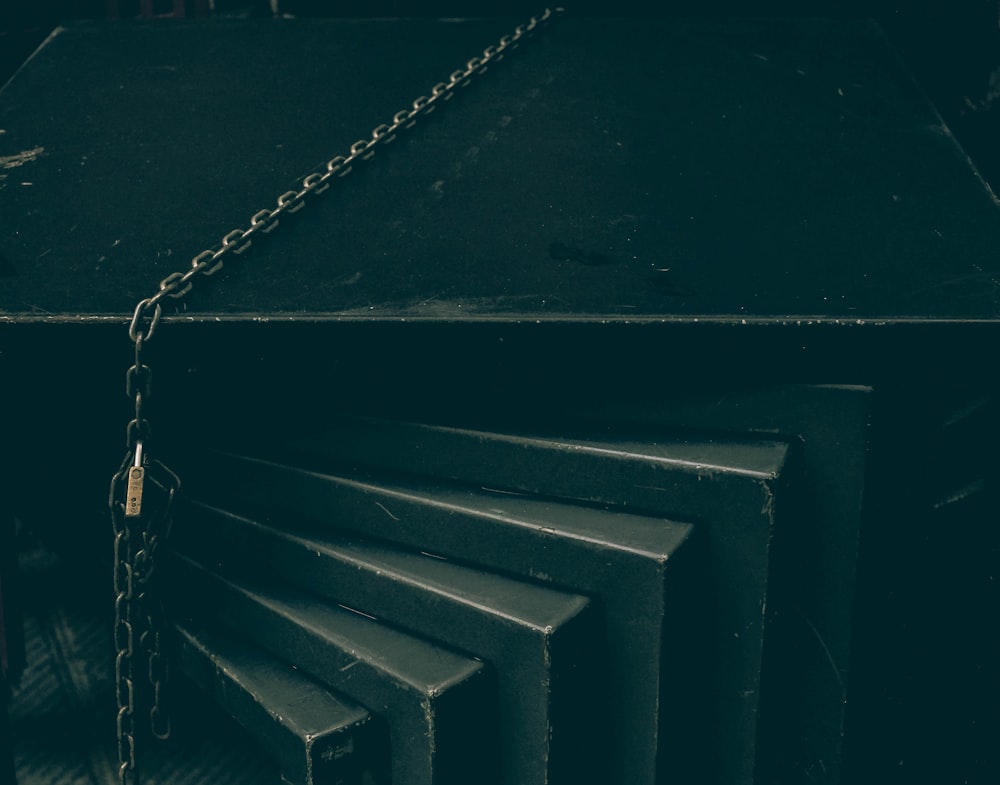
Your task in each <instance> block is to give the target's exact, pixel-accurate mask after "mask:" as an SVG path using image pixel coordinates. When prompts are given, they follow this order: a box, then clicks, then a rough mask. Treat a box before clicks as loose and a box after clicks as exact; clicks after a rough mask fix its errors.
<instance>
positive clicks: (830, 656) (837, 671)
mask: <svg viewBox="0 0 1000 785" xmlns="http://www.w3.org/2000/svg"><path fill="white" fill-rule="evenodd" d="M802 619H803V621H805V623H806V624H807V625H808V626H809V629H810V630H812V632H813V635H815V636H816V640H818V641H819V645H820V646H822V647H823V653H824V654H826V659H827V660H828V661H829V663H830V668H831V669H832V670H833V675H834V676H836V677H837V684H839V685H840V689H841V691H843V689H844V679H843V677H842V676H841V675H840V668H838V667H837V662H836V660H834V659H833V654H832V653H831V652H830V647H829V646H827V645H826V641H825V640H823V636H822V635H820V634H819V630H817V629H816V625H814V624H813V623H812V622H811V621H809V617H808V616H806V615H805V614H802Z"/></svg>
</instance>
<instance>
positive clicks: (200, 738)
mask: <svg viewBox="0 0 1000 785" xmlns="http://www.w3.org/2000/svg"><path fill="white" fill-rule="evenodd" d="M25 551H26V552H25V553H24V554H23V557H22V559H21V564H22V571H23V581H24V588H25V590H26V591H25V597H26V602H25V606H26V607H25V617H26V618H25V633H26V639H27V641H26V642H27V652H28V668H27V671H26V672H25V674H24V676H23V678H22V679H21V683H20V686H19V687H18V689H17V690H16V691H15V693H14V696H13V700H12V703H11V707H10V720H11V730H12V736H13V745H14V756H15V764H16V768H17V775H18V785H115V784H116V783H117V782H118V777H117V749H116V745H115V736H114V729H115V706H114V692H113V679H112V644H111V631H110V623H109V622H110V618H111V610H112V606H111V601H112V596H111V592H110V588H109V587H110V581H107V582H102V581H101V580H100V578H99V572H101V571H97V570H83V571H81V570H74V569H71V568H69V567H67V565H66V562H65V560H63V559H60V558H59V557H57V556H56V555H54V554H53V553H51V552H50V551H48V550H46V549H44V548H41V547H34V548H31V549H25ZM105 583H107V584H108V585H105ZM173 688H174V690H175V691H176V692H177V695H175V698H177V700H176V703H177V704H178V705H179V706H180V707H182V708H175V714H174V721H173V727H174V732H173V735H172V736H171V738H170V740H169V741H166V742H156V743H155V746H148V745H147V749H145V750H140V756H141V757H140V759H139V767H140V773H141V775H142V776H141V780H140V782H141V783H142V785H168V784H169V785H181V784H182V783H183V785H197V784H198V783H212V784H213V785H265V783H266V785H275V784H276V783H278V782H279V775H278V771H277V769H276V768H275V767H274V765H273V764H272V763H271V762H270V761H268V760H266V759H264V758H262V756H261V754H260V752H259V751H258V750H257V749H256V748H255V747H254V745H253V744H252V742H251V741H250V740H249V739H248V738H247V737H246V736H245V735H244V734H243V733H242V732H241V731H240V729H239V728H238V727H235V725H234V723H232V721H231V720H229V718H228V717H226V716H224V715H222V714H220V713H219V712H217V711H216V710H215V708H214V707H213V706H211V705H209V704H206V703H205V702H204V701H203V700H202V699H201V697H200V696H197V695H192V694H190V688H189V687H187V686H186V685H185V684H183V683H182V682H180V681H177V682H175V683H174V684H173ZM182 694H183V696H184V697H183V699H181V695H182ZM131 782H132V780H130V783H131Z"/></svg>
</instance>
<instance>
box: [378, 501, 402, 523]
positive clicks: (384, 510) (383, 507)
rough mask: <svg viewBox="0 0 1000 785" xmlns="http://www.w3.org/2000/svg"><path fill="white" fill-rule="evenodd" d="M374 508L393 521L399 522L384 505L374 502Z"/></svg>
mask: <svg viewBox="0 0 1000 785" xmlns="http://www.w3.org/2000/svg"><path fill="white" fill-rule="evenodd" d="M375 506H376V507H378V508H379V509H380V510H382V512H384V513H385V514H386V515H388V516H389V517H390V518H392V519H393V520H394V521H398V520H399V518H397V517H396V516H395V515H393V514H392V513H391V512H389V508H388V507H386V506H385V505H384V504H382V502H375Z"/></svg>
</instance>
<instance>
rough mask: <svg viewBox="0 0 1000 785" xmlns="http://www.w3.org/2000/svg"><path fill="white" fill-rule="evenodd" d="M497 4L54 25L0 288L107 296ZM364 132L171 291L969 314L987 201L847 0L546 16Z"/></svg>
mask: <svg viewBox="0 0 1000 785" xmlns="http://www.w3.org/2000/svg"><path fill="white" fill-rule="evenodd" d="M508 29H510V23H509V22H506V21H498V20H494V21H482V20H478V21H464V22H447V23H434V22H424V21H420V22H417V21H398V22H384V21H378V22H356V21H351V22H343V21H340V22H338V21H333V20H308V21H306V20H274V21H258V22H256V23H252V24H251V23H247V24H235V23H234V24H224V23H222V22H219V23H208V24H192V23H184V22H179V23H178V24H176V25H169V26H165V25H159V26H155V25H149V24H147V25H143V24H136V25H114V26H112V25H84V26H81V27H79V28H72V29H65V30H61V31H59V32H58V33H57V34H56V35H54V36H53V37H52V38H51V39H50V40H49V41H48V42H47V43H46V44H45V46H44V47H43V48H42V49H41V50H40V51H39V52H38V53H37V54H36V56H35V57H34V58H33V59H32V60H31V61H30V62H29V63H28V66H27V67H26V68H24V69H22V71H21V72H20V73H18V74H17V75H16V76H15V78H14V79H13V80H12V81H11V82H10V83H9V84H8V85H7V87H6V88H5V89H4V90H3V93H2V94H0V127H2V128H4V129H5V131H6V133H5V134H4V135H3V136H2V138H0V145H2V150H3V154H4V155H8V154H9V155H15V154H20V153H23V152H25V151H35V150H37V151H38V152H37V153H36V154H34V155H31V156H27V157H25V159H24V163H23V164H21V165H20V166H19V167H17V169H11V170H9V171H5V172H4V173H3V174H4V175H6V176H5V178H4V179H3V180H2V181H0V227H3V229H2V230H0V255H2V256H3V257H4V259H5V260H6V262H7V264H8V265H9V266H10V268H11V269H13V270H14V271H16V274H14V275H11V276H8V277H5V279H4V284H5V285H4V288H3V291H2V293H0V310H2V312H3V313H4V314H5V315H6V316H7V317H9V318H11V319H16V320H18V321H33V320H45V319H51V318H54V317H57V318H69V319H72V320H78V319H82V318H87V317H94V316H114V319H115V321H116V322H117V323H121V321H123V320H126V321H127V320H128V319H129V317H131V316H132V315H133V309H134V305H135V303H136V302H137V301H139V300H141V299H142V298H145V297H147V296H148V294H147V292H148V291H149V288H150V282H155V281H159V280H161V279H166V278H167V277H168V276H169V275H170V274H171V273H172V272H173V271H175V270H176V269H177V263H176V259H177V258H182V259H189V258H192V257H195V256H197V255H198V253H199V250H200V249H202V248H204V244H205V238H206V237H208V238H210V237H218V236H221V235H222V234H225V233H226V232H227V231H229V229H230V228H231V227H232V226H236V225H241V223H242V220H243V217H244V216H246V215H251V214H252V213H253V212H254V210H257V209H259V206H260V205H261V204H266V203H271V201H272V199H273V196H274V193H275V191H276V190H280V189H281V188H283V187H285V185H287V186H289V187H295V188H298V187H299V183H300V182H301V180H302V176H304V174H305V173H308V172H312V171H315V170H316V168H317V165H318V164H319V162H325V161H326V160H327V159H328V158H329V155H330V153H329V151H330V149H331V148H333V149H349V147H350V145H351V143H352V140H354V139H355V138H356V136H357V130H356V129H357V128H358V126H359V124H360V125H361V126H362V127H371V126H374V125H376V124H377V123H379V122H381V121H382V118H384V117H385V112H386V108H385V107H386V106H390V107H391V106H408V105H409V102H410V101H411V99H412V96H413V95H418V94H420V93H421V92H424V91H426V90H427V86H428V85H432V84H434V83H435V82H437V81H438V80H439V79H440V74H442V73H449V72H450V71H451V70H453V69H454V68H455V65H456V63H465V61H466V59H467V57H468V54H467V51H468V47H469V42H470V41H472V42H476V41H481V40H496V39H498V38H499V35H500V34H501V33H502V32H504V31H505V30H508ZM247 52H254V53H255V54H256V56H254V57H247ZM303 52H308V58H307V59H308V65H306V64H305V63H304V62H303V54H302V53H303ZM401 62H405V63H406V64H407V67H406V68H405V69H402V70H401V69H400V67H399V63H401ZM233 73H239V74H240V75H241V78H240V79H236V80H234V79H232V74H233ZM345 73H350V74H358V75H359V76H358V78H356V79H339V78H335V77H334V75H340V74H345ZM112 96H113V99H112V98H111V97H112ZM320 96H322V98H321V99H320V98H319V97H320ZM261 105H267V106H268V107H269V108H270V111H269V122H268V124H267V127H266V128H264V127H262V126H261V124H260V123H259V118H258V117H257V114H256V110H255V109H254V107H258V106H261ZM459 105H461V106H460V108H459ZM303 113H305V115H306V116H307V117H308V118H309V122H302V121H301V118H302V117H303ZM53 117H65V118H73V119H74V120H75V121H74V122H65V123H61V122H54V121H53V120H52V118H53ZM164 117H169V118H170V122H169V123H164V122H163V121H162V118H164ZM176 139H197V140H198V143H197V144H176V143H175V141H174V140H176ZM149 150H156V155H149V154H148V151H149ZM384 153H385V154H384V155H380V157H379V158H377V159H376V160H374V161H372V164H373V165H372V166H368V167H365V172H364V173H363V174H362V173H361V172H360V171H359V172H358V173H357V175H358V176H353V175H352V177H351V178H348V180H349V181H344V183H343V185H344V186H345V187H344V188H341V189H336V193H334V192H333V191H331V192H329V193H328V194H326V195H325V196H324V197H323V198H322V199H318V200H315V202H314V204H313V205H311V206H310V207H309V209H305V210H302V211H301V212H300V213H297V214H296V215H295V216H294V218H292V217H289V218H288V223H289V224H290V225H289V226H288V227H287V228H286V227H285V226H283V227H282V235H283V236H282V237H281V238H280V239H279V238H277V237H274V238H270V237H269V238H268V239H267V241H265V242H260V243H258V242H255V243H254V245H253V247H252V248H250V249H248V250H247V251H246V252H245V253H244V254H242V255H241V256H240V257H238V258H239V259H240V261H241V265H240V266H241V267H242V269H238V270H235V271H234V270H233V269H231V267H226V268H225V269H223V270H221V271H220V272H219V273H218V274H217V275H216V276H215V279H214V280H215V281H217V285H214V286H212V287H203V289H202V290H198V289H196V290H194V291H192V292H190V293H189V294H188V295H187V296H186V297H185V298H184V299H185V305H186V309H184V310H180V311H178V312H177V313H176V314H175V315H176V316H177V317H179V318H181V319H187V318H189V317H194V318H198V319H211V318H213V317H215V316H219V315H230V316H233V317H236V318H239V319H241V320H243V321H250V320H252V319H253V318H254V317H267V318H271V319H275V318H286V317H287V318H290V317H301V316H303V315H305V314H311V315H317V314H322V315H327V316H336V317H337V318H351V319H370V318H373V317H374V318H385V319H396V318H399V317H403V316H405V317H407V318H428V319H437V320H441V319H449V320H456V319H459V320H469V319H479V318H501V319H517V318H529V319H540V320H553V319H589V318H604V319H613V320H628V319H660V318H664V317H666V318H671V319H679V320H682V321H690V320H692V319H693V318H695V317H698V318H699V319H709V320H712V321H718V320H721V321H725V322H726V323H735V324H740V321H741V320H744V319H745V320H747V321H751V322H752V321H757V320H764V321H768V320H775V319H778V320H789V319H790V320H792V321H794V320H797V319H799V320H819V321H825V322H831V323H832V322H841V323H843V324H845V325H854V326H857V325H856V323H857V321H859V320H860V321H864V322H868V321H870V320H873V319H875V320H883V319H885V320H889V321H907V320H910V319H917V320H951V319H987V320H993V319H995V316H996V307H997V298H996V291H997V288H996V283H995V279H996V278H997V276H998V273H1000V270H998V262H997V259H996V254H995V253H994V249H995V248H996V247H998V246H1000V211H998V209H997V204H996V202H995V200H994V199H993V197H992V195H991V194H990V192H989V190H988V188H987V187H986V186H985V184H984V183H983V182H982V180H981V179H980V178H979V177H978V176H977V173H976V172H975V170H974V168H973V167H972V166H971V165H970V163H969V162H968V160H967V159H966V158H965V156H964V155H963V153H962V150H961V149H960V148H959V146H958V145H957V144H956V142H955V140H954V139H953V138H952V137H951V135H950V134H949V132H948V129H947V127H946V126H944V124H943V123H942V121H941V119H940V117H939V116H938V115H937V114H936V112H935V111H934V109H933V107H931V106H930V104H929V103H928V102H927V100H926V97H925V96H923V95H922V94H921V93H920V92H919V90H918V89H917V88H916V87H915V86H914V84H913V83H912V80H911V79H910V77H909V76H908V74H907V73H906V72H905V71H904V70H903V69H902V67H901V66H900V63H899V61H898V59H897V57H896V55H895V54H894V53H893V52H892V50H891V48H890V47H889V46H888V44H887V42H886V41H885V40H884V38H883V37H882V35H881V33H880V32H879V31H878V29H877V28H876V27H875V26H874V25H872V24H869V23H865V22H844V21H830V20H827V21H823V20H790V21H774V20H750V21H732V20H716V21H704V22H677V21H669V20H641V21H640V20H608V19H601V20H595V19H573V18H571V17H567V18H566V19H563V20H561V21H560V23H559V24H558V25H557V26H555V27H553V28H552V29H551V30H548V31H546V32H545V33H544V35H541V36H539V37H538V39H537V40H536V41H534V42H533V44H532V46H531V47H523V48H522V50H521V51H519V52H518V56H517V57H510V58H507V59H506V60H505V61H504V63H503V67H502V68H492V67H491V68H490V70H489V71H488V73H487V74H486V75H484V78H483V79H482V80H480V81H478V82H477V83H476V84H475V85H474V86H473V87H470V88H469V90H466V91H463V94H462V96H461V98H460V99H459V98H457V97H456V100H454V101H450V102H448V104H447V106H446V107H440V108H439V110H438V111H436V112H435V113H434V114H433V115H432V116H431V117H430V118H428V121H427V122H426V123H425V124H423V125H422V126H421V127H419V128H417V129H415V132H414V133H413V134H409V135H407V137H406V138H405V139H404V138H402V137H400V138H399V139H397V141H396V142H394V143H393V144H392V145H390V146H389V147H387V148H385V151H384ZM913 161H920V162H921V165H920V166H913V165H912V162H913ZM248 162H252V163H248ZM194 172H197V178H196V179H193V174H192V173H194ZM123 173H131V176H127V177H123ZM22 183H28V185H22ZM276 184H281V185H278V186H277V189H276ZM220 194H222V195H226V197H227V198H218V195H220ZM942 194H948V198H947V199H945V198H942ZM313 208H315V209H313ZM150 216H155V219H153V220H150ZM283 223H284V220H283ZM213 253H214V252H213ZM231 258H236V257H231ZM594 261H598V262H601V263H598V264H594V263H593V262H594ZM588 262H590V263H588ZM244 265H245V266H244ZM54 271H58V272H54ZM172 283H173V282H171V284H168V286H169V285H172ZM167 300H169V298H167ZM164 304H165V303H164ZM164 314H165V315H164V318H168V317H169V316H171V314H170V313H169V312H168V311H165V312H164ZM848 329H851V328H848Z"/></svg>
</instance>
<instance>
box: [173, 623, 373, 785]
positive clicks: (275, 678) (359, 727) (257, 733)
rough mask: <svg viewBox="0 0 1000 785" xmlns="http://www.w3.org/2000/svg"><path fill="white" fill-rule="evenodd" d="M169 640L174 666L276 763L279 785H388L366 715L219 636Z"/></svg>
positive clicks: (207, 633) (184, 632) (184, 631)
mask: <svg viewBox="0 0 1000 785" xmlns="http://www.w3.org/2000/svg"><path fill="white" fill-rule="evenodd" d="M174 637H175V640H176V644H177V648H176V651H177V659H178V663H179V665H180V667H181V668H183V669H184V672H185V673H186V674H187V675H188V676H189V677H190V678H191V679H192V680H193V681H194V682H195V683H196V684H198V685H199V686H200V687H201V688H202V689H204V690H206V691H207V692H208V693H210V694H211V695H212V696H213V697H214V698H215V700H217V701H218V702H219V704H220V705H221V706H222V707H223V708H224V709H225V710H226V711H227V712H228V713H229V714H230V715H231V716H232V717H234V718H235V719H236V720H237V721H238V722H239V723H240V724H241V725H243V727H245V728H246V729H247V730H248V731H249V732H250V733H251V734H253V737H254V739H255V740H257V741H258V742H259V743H260V744H261V745H262V746H263V747H265V748H266V749H267V750H268V753H269V754H270V755H271V757H272V758H273V759H274V760H277V761H280V766H281V776H282V780H283V781H284V782H287V783H289V785H362V783H363V782H368V783H371V782H376V783H378V782H386V781H387V779H386V777H385V775H386V774H387V772H386V771H385V768H386V763H387V761H388V754H387V749H386V746H385V741H386V740H385V739H384V738H381V736H380V735H379V734H378V729H377V728H376V727H375V721H374V719H373V717H372V715H371V714H369V712H368V711H366V710H365V709H364V708H362V707H361V706H358V705H356V704H353V703H350V702H346V701H345V700H344V699H343V698H339V697H336V696H334V695H333V694H331V693H330V692H328V691H327V690H326V689H324V687H323V685H322V684H319V683H317V682H316V681H313V680H312V679H310V678H309V677H308V676H306V675H305V674H304V673H302V672H300V671H297V670H295V669H294V668H292V667H291V666H289V665H287V664H285V663H283V662H281V661H280V660H277V659H274V658H273V657H270V656H269V655H267V654H266V653H265V652H263V651H262V650H260V649H259V648H255V647H252V646H250V645H248V644H247V642H246V641H242V640H240V639H238V638H234V637H232V636H231V635H227V634H225V633H223V632H222V631H220V630H206V629H197V628H187V627H179V628H178V629H177V630H176V633H175V636H174ZM376 755H378V757H376ZM366 778H367V779H366Z"/></svg>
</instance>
